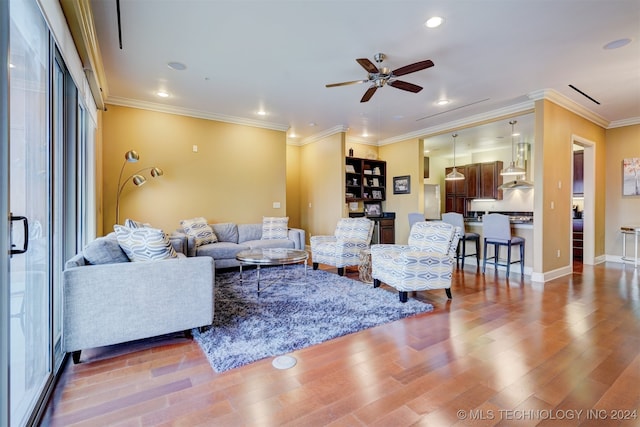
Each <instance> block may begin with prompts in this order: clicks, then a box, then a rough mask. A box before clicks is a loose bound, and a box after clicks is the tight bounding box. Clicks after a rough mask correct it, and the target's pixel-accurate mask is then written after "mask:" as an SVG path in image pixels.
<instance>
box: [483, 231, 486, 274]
mask: <svg viewBox="0 0 640 427" xmlns="http://www.w3.org/2000/svg"><path fill="white" fill-rule="evenodd" d="M483 253H484V259H483V260H482V274H484V271H485V270H486V269H487V239H486V238H485V239H484V252H483Z"/></svg>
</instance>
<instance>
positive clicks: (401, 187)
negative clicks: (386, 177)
mask: <svg viewBox="0 0 640 427" xmlns="http://www.w3.org/2000/svg"><path fill="white" fill-rule="evenodd" d="M409 193H411V176H409V175H404V176H394V177H393V194H409Z"/></svg>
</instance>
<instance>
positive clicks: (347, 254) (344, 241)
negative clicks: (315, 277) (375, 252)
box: [310, 218, 374, 276]
mask: <svg viewBox="0 0 640 427" xmlns="http://www.w3.org/2000/svg"><path fill="white" fill-rule="evenodd" d="M373 226H374V223H373V221H371V220H370V219H368V218H341V219H340V220H339V221H338V224H337V226H336V230H335V232H334V235H333V236H311V239H310V240H311V259H312V261H313V269H314V270H317V269H318V264H327V265H332V266H334V267H337V268H338V275H340V276H343V275H344V268H345V267H348V266H355V265H358V264H359V262H360V252H361V251H362V250H363V249H367V248H369V246H370V245H371V236H372V235H373Z"/></svg>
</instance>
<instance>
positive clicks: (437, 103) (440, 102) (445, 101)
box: [436, 99, 451, 105]
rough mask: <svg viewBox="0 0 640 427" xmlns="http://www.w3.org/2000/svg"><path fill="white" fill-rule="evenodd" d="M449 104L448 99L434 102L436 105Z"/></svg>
mask: <svg viewBox="0 0 640 427" xmlns="http://www.w3.org/2000/svg"><path fill="white" fill-rule="evenodd" d="M449 102H451V101H449V100H448V99H438V100H437V101H436V105H447V104H448V103H449Z"/></svg>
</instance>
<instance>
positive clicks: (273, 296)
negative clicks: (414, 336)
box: [193, 265, 433, 372]
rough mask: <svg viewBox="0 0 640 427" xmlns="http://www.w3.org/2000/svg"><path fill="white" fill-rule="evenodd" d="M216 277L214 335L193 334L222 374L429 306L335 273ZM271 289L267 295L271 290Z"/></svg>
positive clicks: (277, 271) (294, 269)
mask: <svg viewBox="0 0 640 427" xmlns="http://www.w3.org/2000/svg"><path fill="white" fill-rule="evenodd" d="M243 274H244V276H243V278H244V282H243V284H240V273H239V272H223V273H220V272H216V284H215V311H214V321H213V325H212V327H211V328H209V329H208V330H206V331H204V332H199V331H198V330H197V329H194V330H193V336H194V338H195V339H196V341H197V342H198V344H199V345H200V347H201V348H202V349H203V351H204V352H205V354H206V355H207V358H208V359H209V362H210V363H211V366H212V367H213V369H214V370H215V371H216V372H224V371H227V370H229V369H233V368H237V367H240V366H243V365H246V364H249V363H252V362H254V361H256V360H260V359H264V358H266V357H274V356H278V355H282V354H286V353H290V352H292V351H294V350H299V349H302V348H305V347H308V346H311V345H313V344H318V343H321V342H323V341H327V340H330V339H332V338H336V337H340V336H342V335H346V334H350V333H353V332H357V331H361V330H363V329H367V328H371V327H373V326H377V325H381V324H383V323H387V322H391V321H394V320H398V319H401V318H404V317H408V316H411V315H414V314H417V313H423V312H427V311H431V310H433V306H432V305H431V304H427V303H424V302H420V301H417V300H414V299H411V298H410V299H409V301H408V302H406V303H401V302H400V301H399V300H398V293H397V292H390V291H388V290H384V289H381V288H373V286H372V285H370V284H365V283H362V282H358V281H356V280H352V279H348V278H346V277H341V276H338V275H337V274H335V273H331V272H326V271H321V270H315V271H314V270H312V269H311V268H308V269H307V274H306V276H305V274H304V268H303V266H301V265H292V266H287V268H285V269H283V268H282V267H271V268H262V269H261V271H260V287H261V292H260V294H259V295H258V293H257V286H256V270H255V269H250V270H246V269H245V271H244V273H243ZM265 288H266V289H265Z"/></svg>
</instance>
